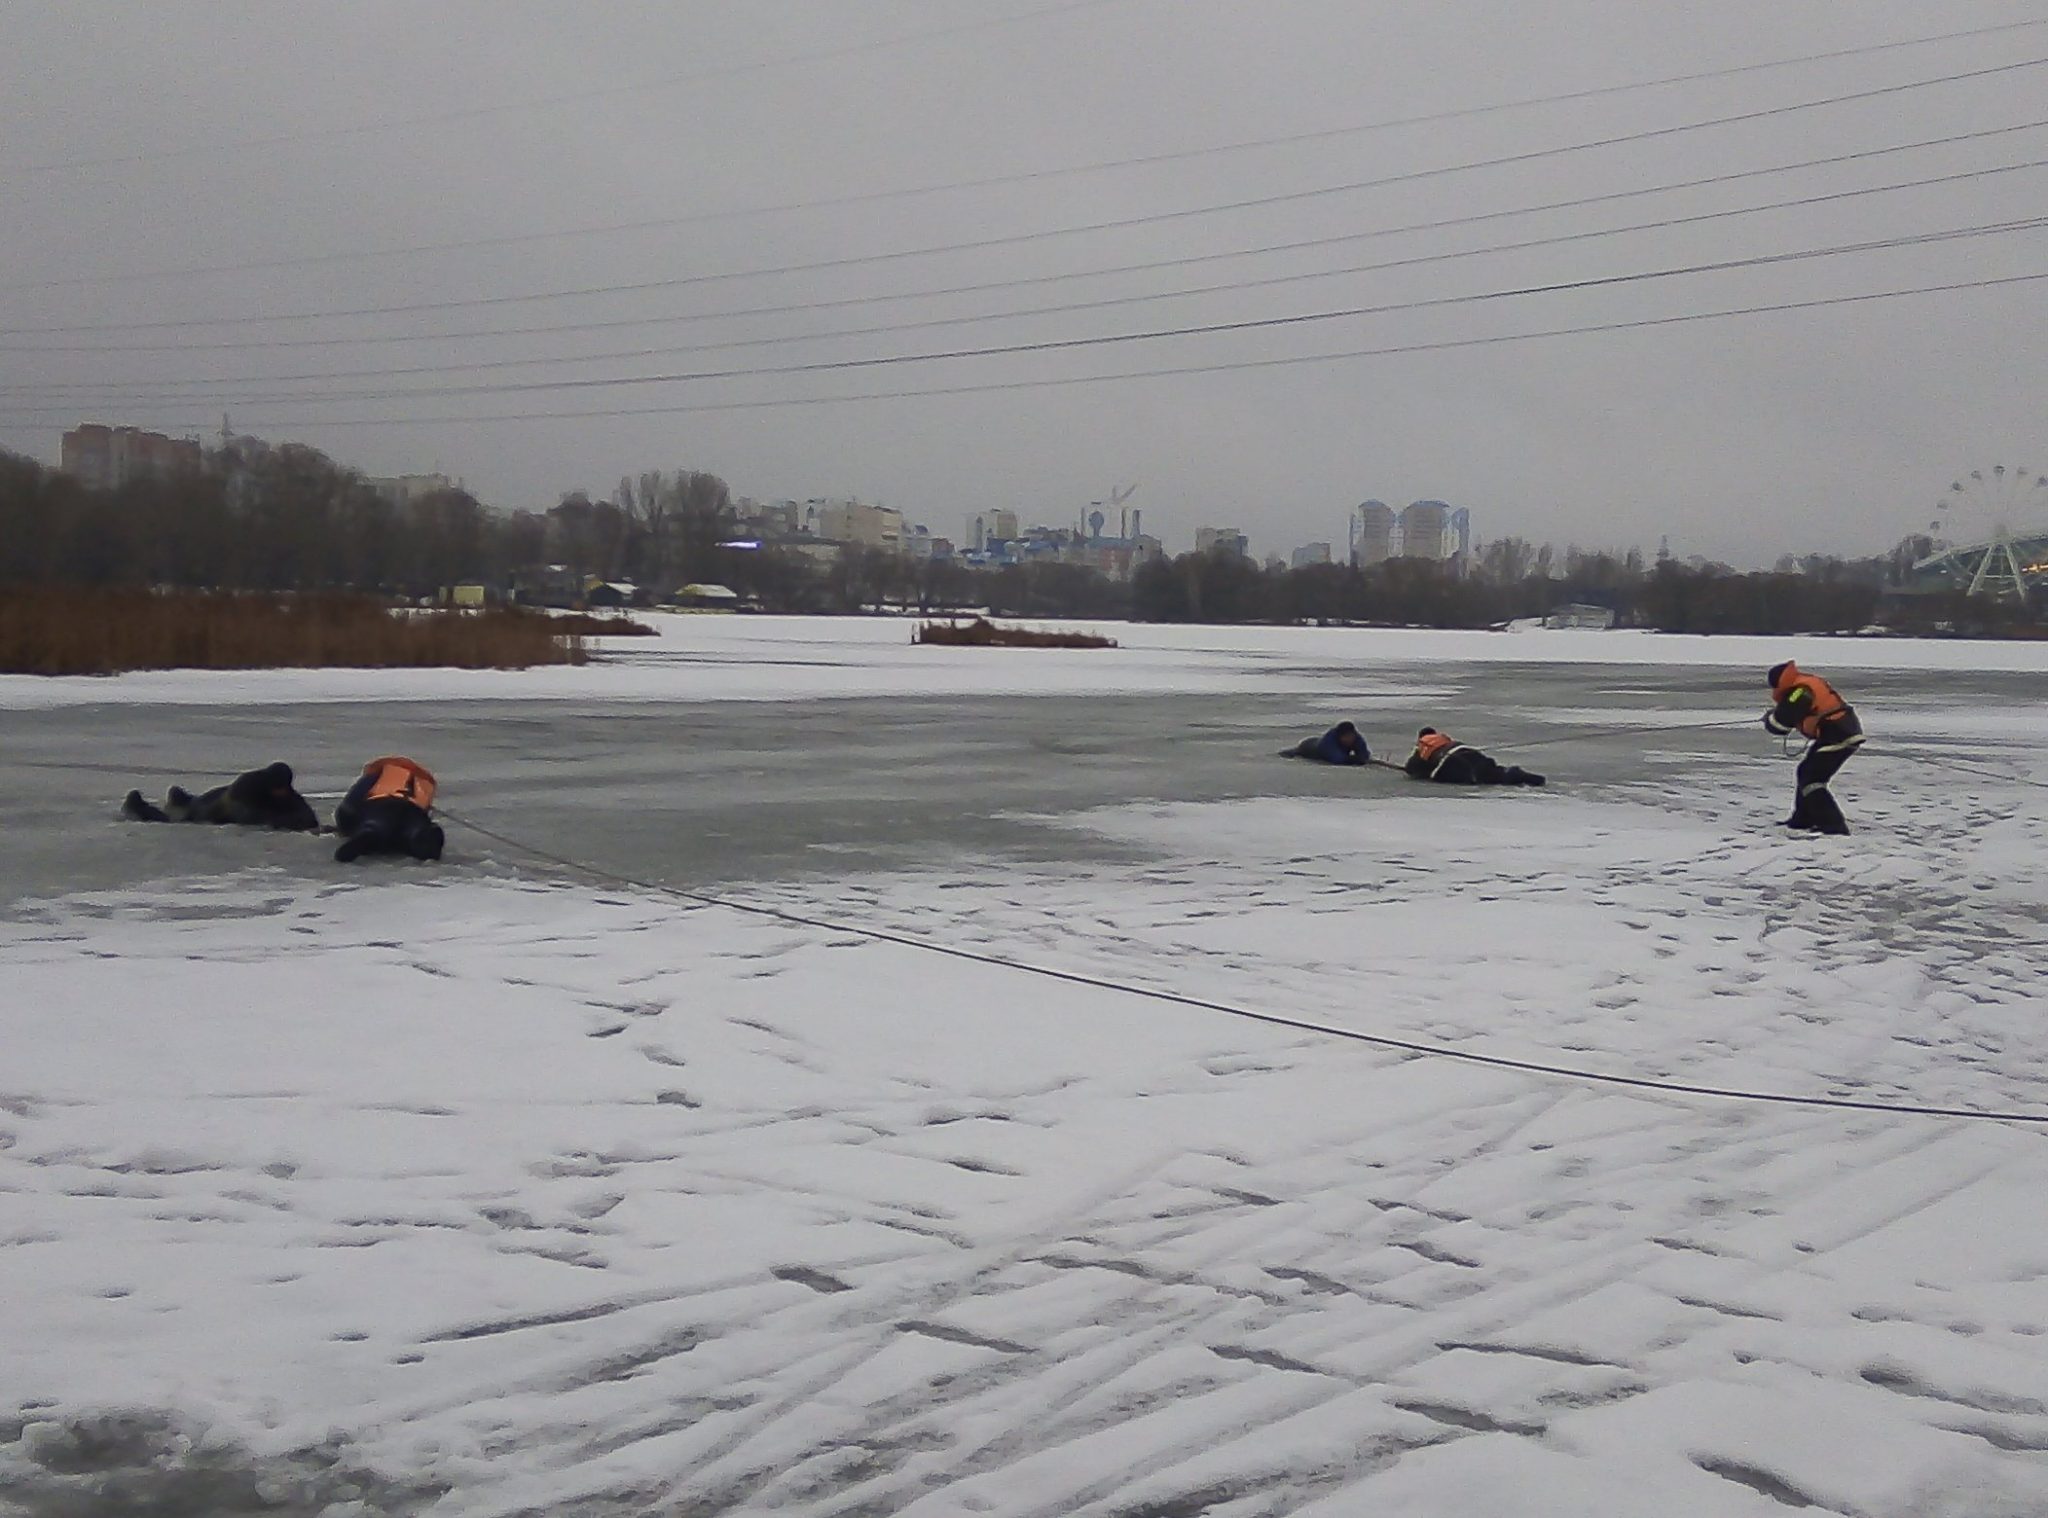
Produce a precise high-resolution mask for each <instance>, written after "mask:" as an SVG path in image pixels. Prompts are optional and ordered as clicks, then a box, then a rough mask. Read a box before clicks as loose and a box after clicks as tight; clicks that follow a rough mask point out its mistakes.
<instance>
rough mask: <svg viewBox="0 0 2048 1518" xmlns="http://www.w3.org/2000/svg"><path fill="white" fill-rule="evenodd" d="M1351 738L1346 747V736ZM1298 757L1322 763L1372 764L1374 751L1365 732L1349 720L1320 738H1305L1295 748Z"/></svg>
mask: <svg viewBox="0 0 2048 1518" xmlns="http://www.w3.org/2000/svg"><path fill="white" fill-rule="evenodd" d="M1347 737H1348V738H1350V739H1351V746H1349V747H1346V746H1345V743H1344V740H1345V738H1347ZM1294 756H1295V757H1296V758H1297V759H1314V760H1316V761H1317V762H1319V763H1322V764H1370V763H1371V762H1372V751H1371V750H1370V749H1369V748H1367V747H1366V744H1365V734H1363V733H1361V732H1360V731H1359V730H1358V729H1357V728H1356V727H1354V726H1353V725H1352V724H1351V723H1349V722H1340V723H1338V724H1337V725H1336V726H1335V727H1333V728H1331V729H1330V730H1329V731H1328V732H1327V733H1324V734H1323V736H1322V737H1320V738H1304V739H1302V740H1301V745H1300V746H1299V747H1298V748H1296V749H1295V751H1294Z"/></svg>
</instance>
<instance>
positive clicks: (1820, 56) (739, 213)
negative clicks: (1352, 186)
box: [0, 12, 2048, 290]
mask: <svg viewBox="0 0 2048 1518" xmlns="http://www.w3.org/2000/svg"><path fill="white" fill-rule="evenodd" d="M1031 14H1033V15H1045V14H1052V12H1034V13H1031ZM1016 19H1025V18H1016ZM997 24H1002V23H997ZM2044 25H2048V18H2043V19H2037V20H2032V21H2013V22H2007V23H2004V24H2001V25H1997V26H1986V27H1974V28H1971V29H1968V30H1964V31H1955V32H1943V33H1940V34H1937V35H1934V36H1923V37H1910V38H1905V39H1902V40H1900V41H1897V42H1879V43H1871V44H1867V45H1864V46H1860V47H1850V48H1837V49H1833V50H1831V51H1828V52H1821V53H1805V54H1800V55H1798V56H1796V57H1792V58H1775V59H1769V60H1766V61H1763V62H1758V63H1744V64H1737V65H1734V66H1732V67H1728V68H1719V69H1703V70H1698V71H1695V72H1693V73H1687V74H1669V75H1665V76H1664V77H1662V78H1658V79H1645V80H1636V81H1633V82H1630V83H1626V84H1611V85H1601V86H1597V87H1594V88H1590V89H1582V90H1570V91H1566V92H1563V93H1561V94H1554V95H1532V96H1523V97H1521V98H1519V99H1515V100H1506V101H1497V102H1493V103H1490V104H1485V105H1476V106H1464V107H1459V108H1455V109H1451V110H1444V111H1432V112H1427V113H1424V114H1421V115H1415V116H1400V117H1389V118H1385V119H1382V120H1379V121H1369V122H1363V123H1359V124H1357V125H1352V126H1340V127H1325V128H1320V129H1317V130H1314V131H1308V132H1293V133H1287V134H1284V135H1281V136H1274V137H1262V138H1251V139H1247V140H1243V141H1238V142H1230V143H1220V144H1215V145H1212V146H1209V147H1201V148H1184V149H1180V150H1178V151H1174V152H1166V153H1148V154H1143V155H1140V156H1137V157H1132V158H1115V159H1105V160H1100V161H1098V162H1095V163H1085V164H1074V165H1069V166H1063V167H1057V168H1050V169H1030V170H1023V171H1019V172H1016V173H1010V174H995V175H987V176H984V177H982V178H979V179H964V180H951V181H946V182H943V183H938V184H926V185H913V186H908V187H904V188H897V189H888V190H868V191H860V192H856V193H852V194H846V195H838V196H831V197H828V198H825V199H820V200H809V201H788V202H784V203H781V204H778V205H767V206H750V207H739V208H734V209H730V210H713V211H694V212H690V213H687V214H685V215H681V216H667V217H657V218H653V219H649V220H642V221H633V222H613V223H608V224H604V225H599V226H587V227H570V228H563V229H558V230H555V231H548V232H525V233H511V234H506V235H502V236H496V237H471V238H460V239H455V240H450V241H443V242H434V243H416V244H413V245H411V246H407V247H399V248H381V249H362V250H357V251H352V252H347V253H316V254H308V255H303V256H298V257H292V258H270V259H251V260H246V261H244V262H240V263H231V264H208V265H198V266H187V267H184V268H177V269H159V270H142V271H134V272H128V273H114V274H92V275H77V276H71V277H68V278H64V279H48V280H27V281H0V290H10V289H19V290H47V289H60V288H67V287H74V286H79V285H93V284H114V283H132V282H136V281H145V280H153V279H182V278H192V277H197V276H203V275H210V274H245V273H253V272H256V271H259V270H268V269H294V268H312V267H319V266H329V265H333V264H336V263H347V262H356V261H361V260H368V259H379V258H400V257H410V256H414V255H417V254H422V253H448V252H465V251H474V250H477V249H482V248H502V247H514V246H519V245H521V244H525V243H531V242H547V241H557V240H562V239H567V238H577V237H600V236H616V235H620V234H625V233H638V232H655V231H667V230H673V229H674V228H677V227H684V226H696V225H702V224H705V223H710V222H718V221H731V220H739V219H744V218H749V217H759V216H773V215H783V214H787V213H790V212H798V211H818V210H833V209H840V208H843V207H847V206H856V205H873V204H877V203H881V202H885V201H891V200H903V199H911V198H916V197H923V196H930V195H940V194H949V193H954V192H958V191H962V190H980V189H994V188H1001V187H1004V186H1009V185H1018V184H1029V183H1036V182H1040V181H1043V180H1048V179H1062V178H1071V177H1075V176H1078V175H1084V174H1099V173H1107V172H1111V171H1114V170H1120V169H1131V168H1145V167H1150V166H1153V165H1157V164H1163V163H1180V162H1186V161H1188V160H1190V159H1197V158H1206V157H1212V156H1216V155H1219V154H1226V153H1242V152H1252V151H1259V150H1264V149H1267V148H1274V147H1292V146H1298V145H1300V144H1303V143H1309V142H1324V141H1332V140H1336V139H1340V138H1344V137H1353V136H1363V135H1366V134H1369V133H1373V132H1380V131H1388V130H1393V129H1397V128H1403V127H1412V126H1425V125H1436V124H1440V123H1443V122H1448V121H1459V120H1468V119H1471V118H1473V117H1478V116H1485V115H1492V114H1495V113H1498V112H1502V111H1514V110H1524V109H1528V108H1531V107H1534V106H1544V105H1561V104H1569V103H1574V102H1578V101H1584V100H1592V99H1599V98H1603V97H1608V96H1613V95H1619V94H1629V93H1633V92H1635V91H1639V90H1648V89H1659V88H1663V87H1666V86H1670V85H1676V84H1696V83H1701V82H1704V81H1707V80H1712V79H1728V78H1734V77H1738V76H1740V75H1744V74H1752V73H1760V72H1764V71H1767V70H1771V69H1781V68H1791V67H1795V66H1799V65H1803V64H1808V63H1821V62H1831V61H1835V60H1839V59H1843V58H1855V57H1864V56H1869V55H1872V54H1877V53H1886V52H1898V51H1902V50H1904V49H1907V48H1915V47H1925V46H1930V45H1932V44H1936V43H1943V42H1954V41H1959V40H1964V39H1969V38H1977V37H1987V36H1994V35H1999V34H2003V33H2009V32H2015V31H2023V30H2028V29H2031V28H2034V27H2039V26H2044ZM934 35H940V34H934ZM892 45H896V44H887V43H884V44H876V46H892ZM652 87H654V86H649V85H642V86H627V87H625V88H627V89H641V88H652ZM593 93H595V94H600V95H601V94H604V93H607V92H605V91H596V92H579V94H578V95H576V96H575V97H571V98H573V99H575V100H579V101H580V100H586V99H589V98H591V95H592V94H593ZM545 103H547V104H556V103H560V101H559V99H557V98H552V97H551V98H550V99H549V100H548V101H547V102H545ZM520 108H522V107H518V106H513V107H506V108H505V109H520ZM457 114H458V115H459V114H461V113H457ZM439 119H442V118H439V117H420V118H409V119H407V120H405V121H400V122H387V123H378V124H376V125H375V126H374V127H371V128H367V129H366V130H383V129H385V128H387V127H391V126H402V125H411V124H415V123H417V122H420V121H434V120H439ZM349 130H353V129H349ZM291 140H298V139H296V138H294V139H291ZM121 161H127V160H121ZM55 167H62V165H57V166H55ZM7 172H8V171H5V170H0V178H5V177H6V173H7ZM13 172H36V171H35V170H17V171H13Z"/></svg>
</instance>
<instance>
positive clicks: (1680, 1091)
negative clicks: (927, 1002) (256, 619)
mask: <svg viewBox="0 0 2048 1518" xmlns="http://www.w3.org/2000/svg"><path fill="white" fill-rule="evenodd" d="M1374 762H1375V763H1379V764H1385V763H1386V762H1387V761H1385V760H1375V761H1374ZM1390 767H1394V768H1398V766H1390ZM440 811H441V815H442V816H444V817H446V818H447V819H448V820H449V821H451V822H454V823H457V824H459V825H461V826H463V827H466V828H468V829H469V830H470V831H471V832H473V833H477V834H479V835H481V836H482V837H485V838H490V839H493V840H495V841H496V842H498V843H502V844H504V845H505V846H506V847H508V848H513V849H517V850H519V851H520V852H522V853H525V854H529V855H531V856H533V857H534V858H536V859H542V860H546V861H548V862H549V863H552V864H557V865H561V866H564V867H565V868H568V869H572V870H578V871H581V872H582V873H584V874H586V875H590V876H593V877H595V878H597V879H600V880H608V881H612V882H614V883H617V884H620V885H628V886H633V887H636V888H638V889H641V890H646V891H652V892H656V893H659V894H662V895H666V896H673V897H678V898H680V899H682V900H684V901H689V902H693V903H695V904H697V905H699V906H707V907H723V908H725V909H726V910H727V911H732V912H743V913H746V914H747V915H749V916H753V917H764V918H768V919H771V920H773V921H776V922H784V923H789V924H791V925H793V926H796V927H804V928H814V929H819V930H821V931H824V932H828V933H848V934H853V935H855V936H857V937H860V938H866V939H870V940H873V941H875V942H877V943H891V944H896V945H898V946H900V947H903V948H907V949H916V950H920V951H922V952H924V953H927V954H943V955H945V956H947V957H948V958H950V959H961V960H966V961H968V962H969V963H971V964H978V965H987V966H990V967H991V968H994V969H1000V970H1014V971H1017V972H1019V973H1022V974H1025V975H1036V976H1039V977H1041V978H1043V979H1046V980H1057V981H1063V982H1065V983H1066V984H1068V985H1075V986H1086V987H1088V988H1090V989H1092V990H1097V991H1111V992H1117V993H1120V994H1122V995H1126V996H1142V997H1145V998H1148V999H1149V1000H1152V1001H1158V1002H1165V1003H1167V1004H1168V1005H1171V1006H1178V1007H1189V1008H1192V1009H1194V1010H1196V1011H1200V1012H1216V1013H1221V1014H1222V1015H1224V1016H1226V1017H1236V1018H1242V1019H1244V1020H1245V1021H1247V1022H1256V1023H1264V1024H1266V1025H1268V1026H1269V1027H1276V1028H1291V1029H1293V1030H1295V1031H1297V1032H1301V1033H1315V1034H1320V1035H1322V1036H1324V1037H1328V1038H1341V1039H1348V1040H1350V1041H1351V1042H1353V1043H1360V1044H1369V1045H1371V1046H1373V1047H1375V1048H1380V1049H1390V1050H1393V1051H1395V1052H1397V1053H1401V1054H1409V1055H1415V1056H1420V1057H1422V1058H1427V1059H1448V1060H1458V1061H1462V1062H1463V1063H1466V1064H1471V1065H1483V1066H1486V1067H1488V1068H1491V1069H1496V1070H1514V1071H1519V1072H1521V1073H1523V1074H1527V1075H1542V1076H1551V1077H1556V1078H1559V1079H1564V1080H1576V1081H1586V1082H1589V1083H1593V1084H1599V1085H1607V1086H1621V1087H1626V1088H1628V1089H1631V1090H1638V1091H1656V1092H1662V1093H1665V1094H1668V1095H1675V1096H1704V1097H1717V1098H1721V1099H1725V1100H1729V1101H1743V1102H1759V1103H1767V1104H1771V1105H1774V1106H1784V1107H1828V1108H1835V1109H1838V1110H1845V1111H1851V1112H1884V1113H1890V1114H1893V1115H1895V1116H1910V1117H1938V1118H1955V1119H1961V1120H1973V1121H1984V1122H2001V1123H2039V1124H2043V1125H2048V1112H1987V1111H1983V1110H1981V1109H1978V1108H1974V1107H1940V1106H1934V1105H1930V1104H1923V1103H1916V1102H1883V1101H1870V1100H1865V1099H1862V1098H1859V1097H1849V1096H1801V1095H1797V1094H1795V1093H1792V1092H1784V1091H1747V1090H1741V1089H1738V1088H1735V1087H1730V1086H1707V1085H1698V1084H1694V1083H1691V1082H1686V1081H1672V1080H1660V1079H1658V1078H1657V1077H1654V1076H1647V1075H1620V1074H1615V1073H1613V1072H1609V1071H1604V1070H1585V1069H1581V1068H1579V1067H1577V1066H1574V1065H1560V1064H1552V1063H1550V1062H1548V1061H1544V1060H1533V1059H1516V1058H1514V1057H1512V1056H1509V1055H1504V1054H1487V1053H1483V1052H1480V1051H1478V1050H1472V1049H1458V1048H1453V1047H1451V1046H1450V1045H1447V1044H1429V1043H1422V1042H1419V1041H1417V1040H1415V1039H1406V1038H1396V1037H1394V1036H1392V1035H1390V1034H1384V1033H1367V1032H1363V1031H1361V1030H1359V1029H1357V1028H1345V1027H1339V1026H1337V1025H1335V1024H1332V1023H1322V1022H1316V1021H1314V1020H1312V1019H1309V1018H1303V1017H1291V1016H1288V1015H1286V1014H1283V1013H1278V1012H1261V1011H1258V1010H1256V1009H1254V1008H1251V1007H1243V1006H1238V1005H1236V1004H1234V1003H1231V1002H1224V1001H1212V1000H1210V999H1209V998H1207V997H1201V996H1190V995H1187V994H1186V993H1184V992H1180V991H1167V990H1161V989H1159V988H1157V987H1152V986H1140V985H1132V984H1130V983H1128V982H1125V981H1116V980H1109V979H1106V978H1104V977H1102V976H1098V975H1089V974H1086V973H1084V972H1082V971H1079V970H1061V969H1056V968H1054V967H1053V966H1050V965H1041V964H1033V963H1031V962H1029V961H1027V960H1021V959H1010V958H1006V957H1005V956H1003V955H1000V954H989V953H984V952H982V951H981V950H978V949H965V948H961V947H960V946H959V945H957V944H948V943H939V942H936V941H934V940H932V939H927V938H918V937H915V936H913V935H911V934H908V933H900V932H897V931H895V930H894V929H890V928H876V927H867V926H863V925H859V924H855V923H846V922H836V921H833V920H832V919H830V918H824V917H814V916H810V915H808V914H806V913H803V912H792V911H789V910H787V909H785V908H782V907H771V906H766V905H763V904H762V903H760V902H752V901H740V900H737V899H735V898H733V897H730V896H719V895H715V894H713V893H711V892H708V891H693V890H689V889H687V888H685V887H682V886H674V885H664V884H661V883H659V882H655V881H647V880H638V879H635V878H634V877H632V876H630V875H621V874H619V873H617V872H616V871H612V870H606V869H602V868H599V867H598V866H595V865H589V864H585V863H583V862H582V861H581V860H577V859H571V858H569V857H568V856H567V855H563V854H555V853H551V852H549V851H548V850H546V849H541V848H537V847H535V846H533V845H531V844H528V843H525V842H523V841H521V840H520V839H517V838H513V837H511V836H510V835H508V834H505V833H501V832H498V831H496V830H494V829H492V828H488V827H485V826H484V825H483V824H482V823H480V822H476V821H473V820H472V819H470V818H468V817H466V816H463V815H462V814H461V813H459V812H452V811H449V810H448V809H447V808H445V807H443V808H441V809H440Z"/></svg>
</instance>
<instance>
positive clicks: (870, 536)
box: [805, 501, 903, 553]
mask: <svg viewBox="0 0 2048 1518" xmlns="http://www.w3.org/2000/svg"><path fill="white" fill-rule="evenodd" d="M805 517H806V522H805V525H806V526H808V527H809V528H810V529H811V531H812V532H814V533H816V534H817V535H818V536H819V537H821V538H829V539H831V540H832V541H833V542H836V543H846V544H850V545H852V546H854V547H857V548H880V549H885V550H887V551H888V552H890V553H900V552H902V551H903V513H902V512H900V511H898V510H896V509H895V508H894V507H893V506H868V505H864V504H862V503H861V502H859V501H814V502H812V503H811V505H810V509H809V510H808V511H806V512H805Z"/></svg>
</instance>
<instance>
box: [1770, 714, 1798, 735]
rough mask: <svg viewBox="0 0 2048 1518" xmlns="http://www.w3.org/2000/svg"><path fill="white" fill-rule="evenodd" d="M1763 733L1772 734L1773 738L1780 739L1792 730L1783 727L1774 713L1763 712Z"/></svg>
mask: <svg viewBox="0 0 2048 1518" xmlns="http://www.w3.org/2000/svg"><path fill="white" fill-rule="evenodd" d="M1764 731H1765V732H1767V733H1770V734H1772V735H1773V736H1775V737H1779V738H1782V737H1784V736H1785V735H1786V734H1787V733H1789V732H1791V731H1792V729H1791V728H1789V727H1787V726H1785V725H1784V724H1783V723H1782V722H1780V721H1779V720H1778V718H1777V716H1776V714H1775V713H1772V712H1765V713H1764Z"/></svg>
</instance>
